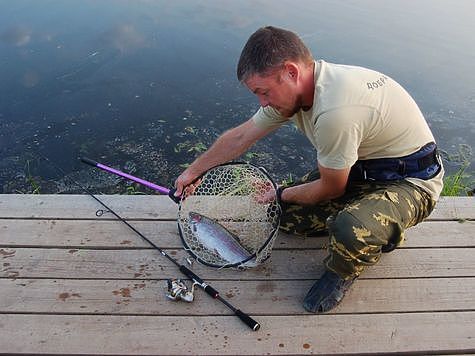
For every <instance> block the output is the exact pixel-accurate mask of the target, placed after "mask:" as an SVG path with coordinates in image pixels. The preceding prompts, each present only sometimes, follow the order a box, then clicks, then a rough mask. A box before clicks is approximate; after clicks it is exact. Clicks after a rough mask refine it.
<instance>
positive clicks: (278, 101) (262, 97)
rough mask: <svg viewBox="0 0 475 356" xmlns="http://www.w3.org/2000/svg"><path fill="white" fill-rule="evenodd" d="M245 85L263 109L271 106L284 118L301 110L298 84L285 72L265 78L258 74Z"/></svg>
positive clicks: (279, 71)
mask: <svg viewBox="0 0 475 356" xmlns="http://www.w3.org/2000/svg"><path fill="white" fill-rule="evenodd" d="M244 83H245V84H246V86H247V87H248V88H249V90H250V91H252V92H253V93H254V94H256V96H257V98H258V99H259V104H261V106H262V107H266V106H270V107H272V108H274V109H276V110H277V111H279V112H280V114H281V115H282V116H284V117H291V116H293V115H294V114H295V113H296V112H297V111H299V110H300V101H301V100H300V96H299V95H298V91H297V86H296V82H295V81H294V80H292V77H291V76H290V75H289V74H288V73H287V72H286V71H285V70H277V71H275V72H274V73H272V74H271V75H268V76H264V77H263V76H260V75H258V74H256V75H253V76H251V77H250V78H249V79H248V80H246V81H245V82H244Z"/></svg>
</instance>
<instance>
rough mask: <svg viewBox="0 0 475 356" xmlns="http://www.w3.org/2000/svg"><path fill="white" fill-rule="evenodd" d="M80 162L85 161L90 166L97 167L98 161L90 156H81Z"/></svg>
mask: <svg viewBox="0 0 475 356" xmlns="http://www.w3.org/2000/svg"><path fill="white" fill-rule="evenodd" d="M81 162H83V163H86V164H88V165H90V166H93V167H97V165H98V163H97V162H96V161H94V160H92V159H90V158H87V157H81Z"/></svg>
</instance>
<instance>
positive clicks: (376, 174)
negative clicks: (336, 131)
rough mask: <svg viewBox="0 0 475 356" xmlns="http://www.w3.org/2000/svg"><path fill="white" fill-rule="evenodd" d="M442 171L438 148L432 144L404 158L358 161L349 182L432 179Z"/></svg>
mask: <svg viewBox="0 0 475 356" xmlns="http://www.w3.org/2000/svg"><path fill="white" fill-rule="evenodd" d="M440 169H441V165H440V163H439V158H438V154H437V146H436V144H435V143H434V142H430V143H428V144H426V145H425V146H423V147H422V148H421V149H420V150H418V151H417V152H414V153H412V154H410V155H407V156H404V157H395V158H378V159H369V160H358V161H356V163H355V164H354V165H353V166H352V167H351V170H350V176H349V180H352V181H365V180H381V181H391V180H400V179H405V178H408V177H413V178H420V179H424V180H427V179H431V178H433V177H435V176H436V175H437V174H438V173H439V172H440Z"/></svg>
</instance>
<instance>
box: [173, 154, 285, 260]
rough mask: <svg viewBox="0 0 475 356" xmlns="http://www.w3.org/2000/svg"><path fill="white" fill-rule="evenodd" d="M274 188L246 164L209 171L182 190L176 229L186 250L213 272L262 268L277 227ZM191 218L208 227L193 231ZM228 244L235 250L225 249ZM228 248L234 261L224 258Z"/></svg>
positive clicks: (277, 216)
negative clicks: (197, 216)
mask: <svg viewBox="0 0 475 356" xmlns="http://www.w3.org/2000/svg"><path fill="white" fill-rule="evenodd" d="M275 189H276V186H275V184H274V183H273V182H272V180H271V179H270V177H269V176H268V175H267V174H266V173H265V172H264V171H263V170H262V169H260V168H258V167H255V166H253V165H250V164H246V163H239V164H227V165H221V166H218V167H215V168H213V169H211V170H209V171H208V172H207V173H206V174H205V175H204V176H203V177H202V178H201V179H199V180H198V181H197V182H196V183H195V184H194V185H191V186H189V187H187V188H186V190H185V193H184V195H185V199H183V200H182V201H181V203H180V209H179V213H178V224H179V227H180V234H181V237H182V240H183V243H184V245H185V248H186V249H187V250H188V251H189V252H190V253H191V254H192V255H193V256H194V257H196V258H197V259H198V261H200V262H202V263H204V264H207V265H210V266H213V267H245V268H249V267H255V266H257V265H259V264H261V263H262V262H264V261H265V260H267V259H268V258H269V257H270V254H271V250H272V245H273V243H274V239H275V237H276V236H277V230H278V227H279V221H280V207H279V204H278V203H277V199H276V195H275V194H276V191H275ZM263 197H265V199H264V200H263ZM193 214H199V216H201V217H202V219H201V220H200V223H201V224H206V226H205V227H204V228H203V229H201V230H200V229H197V228H196V225H194V223H193V219H192V217H193ZM209 235H213V236H211V237H210V236H209ZM220 235H221V236H220ZM230 240H232V241H230ZM231 242H232V245H233V248H230V247H229V244H230V243H231ZM236 243H237V244H238V245H239V246H236V245H235V244H236ZM221 245H224V247H222V248H220V247H221ZM238 247H239V248H241V247H242V248H243V249H244V250H242V249H238ZM226 249H228V250H231V249H234V250H238V251H239V252H240V253H238V254H237V255H238V256H239V258H238V260H236V258H234V259H230V258H227V257H228V256H227V253H225V252H227V251H226ZM223 251H224V252H223Z"/></svg>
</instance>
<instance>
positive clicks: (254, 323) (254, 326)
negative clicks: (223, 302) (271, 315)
mask: <svg viewBox="0 0 475 356" xmlns="http://www.w3.org/2000/svg"><path fill="white" fill-rule="evenodd" d="M234 313H235V314H236V315H237V316H238V318H239V319H241V320H242V321H243V322H244V324H246V325H247V326H249V327H250V328H251V329H252V331H257V330H259V329H260V328H261V324H259V323H258V322H257V321H255V320H254V319H253V318H251V317H250V316H249V315H247V314H246V313H244V312H242V311H241V310H239V309H236V311H235V312H234Z"/></svg>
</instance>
